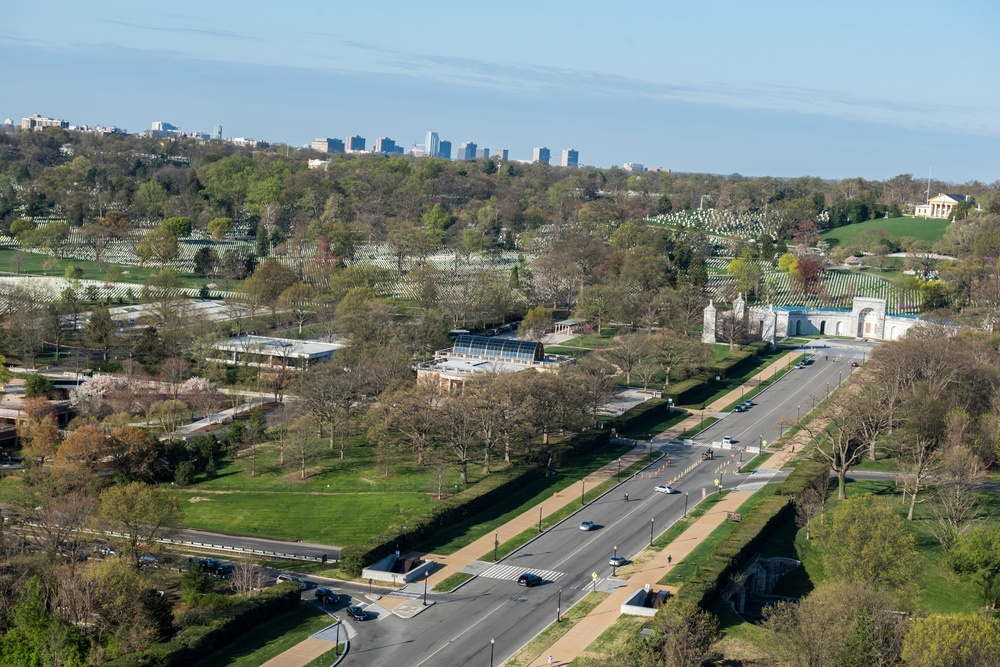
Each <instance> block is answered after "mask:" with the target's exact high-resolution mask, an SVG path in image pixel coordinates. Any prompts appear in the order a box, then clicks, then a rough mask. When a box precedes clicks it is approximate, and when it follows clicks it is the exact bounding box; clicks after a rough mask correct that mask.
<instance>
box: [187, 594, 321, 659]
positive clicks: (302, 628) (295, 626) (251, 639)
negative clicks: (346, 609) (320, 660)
mask: <svg viewBox="0 0 1000 667" xmlns="http://www.w3.org/2000/svg"><path fill="white" fill-rule="evenodd" d="M333 622H334V621H333V619H332V618H331V617H330V616H329V615H328V614H326V612H324V611H323V610H322V609H320V608H319V607H317V606H316V605H314V604H302V605H301V606H300V607H299V608H298V609H296V610H295V611H292V612H289V613H287V614H282V615H281V616H278V617H277V618H275V619H274V620H272V621H269V622H268V623H265V624H263V625H259V626H257V627H255V628H254V629H253V632H249V633H247V634H246V635H244V636H242V637H240V638H239V639H238V640H236V641H235V642H233V643H232V644H230V645H229V646H227V647H226V648H224V649H222V650H221V651H216V652H215V653H214V654H212V655H210V656H209V657H208V658H206V659H205V660H203V661H201V662H199V663H198V667H257V666H258V665H262V664H264V663H265V662H267V661H268V660H270V659H271V658H273V657H274V656H276V655H278V654H279V653H284V652H285V651H287V650H288V649H290V648H291V647H293V646H295V645H296V644H298V643H299V642H301V641H302V640H303V639H306V638H307V637H309V635H311V634H313V633H316V632H319V631H320V630H322V629H323V628H325V627H327V626H328V625H330V624H331V623H333ZM332 645H333V644H332V643H331V646H332ZM326 664H327V665H330V664H333V661H332V660H331V661H330V662H329V663H326Z"/></svg>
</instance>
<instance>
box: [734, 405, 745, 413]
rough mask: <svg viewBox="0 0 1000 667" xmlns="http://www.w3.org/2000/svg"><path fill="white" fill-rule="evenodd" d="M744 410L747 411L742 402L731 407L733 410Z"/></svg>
mask: <svg viewBox="0 0 1000 667" xmlns="http://www.w3.org/2000/svg"><path fill="white" fill-rule="evenodd" d="M746 411H747V406H745V405H743V404H742V403H740V404H739V405H737V406H736V407H735V408H733V412H746Z"/></svg>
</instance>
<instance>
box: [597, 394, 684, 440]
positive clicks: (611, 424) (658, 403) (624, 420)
mask: <svg viewBox="0 0 1000 667" xmlns="http://www.w3.org/2000/svg"><path fill="white" fill-rule="evenodd" d="M669 412H670V401H668V400H667V399H665V398H651V399H649V400H648V401H643V402H642V403H640V404H639V405H636V406H633V407H631V408H629V409H628V410H626V411H625V412H623V413H622V414H620V415H619V416H617V417H615V418H614V419H609V420H607V421H606V422H605V428H613V429H616V430H617V431H618V433H625V432H627V431H630V430H632V429H634V428H639V427H641V426H645V425H647V424H651V423H653V422H654V421H658V420H659V419H660V418H661V417H663V416H664V415H666V414H667V413H669Z"/></svg>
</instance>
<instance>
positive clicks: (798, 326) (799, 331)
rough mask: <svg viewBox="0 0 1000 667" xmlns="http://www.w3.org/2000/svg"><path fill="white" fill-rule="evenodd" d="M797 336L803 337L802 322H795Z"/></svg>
mask: <svg viewBox="0 0 1000 667" xmlns="http://www.w3.org/2000/svg"><path fill="white" fill-rule="evenodd" d="M795 335H796V336H801V335H802V320H795Z"/></svg>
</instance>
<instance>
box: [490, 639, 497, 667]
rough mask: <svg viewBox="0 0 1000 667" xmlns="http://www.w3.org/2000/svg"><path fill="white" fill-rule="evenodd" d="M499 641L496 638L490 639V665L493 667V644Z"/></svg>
mask: <svg viewBox="0 0 1000 667" xmlns="http://www.w3.org/2000/svg"><path fill="white" fill-rule="evenodd" d="M496 643H497V640H496V639H491V640H490V667H493V645H494V644H496Z"/></svg>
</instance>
